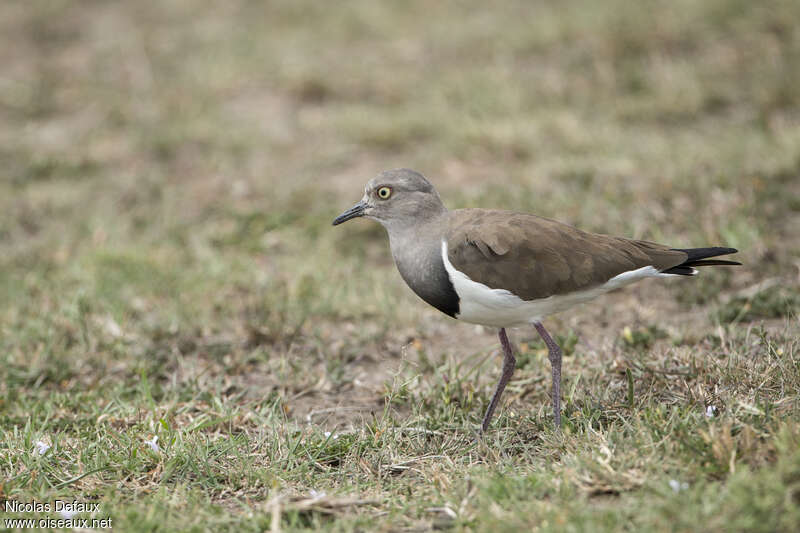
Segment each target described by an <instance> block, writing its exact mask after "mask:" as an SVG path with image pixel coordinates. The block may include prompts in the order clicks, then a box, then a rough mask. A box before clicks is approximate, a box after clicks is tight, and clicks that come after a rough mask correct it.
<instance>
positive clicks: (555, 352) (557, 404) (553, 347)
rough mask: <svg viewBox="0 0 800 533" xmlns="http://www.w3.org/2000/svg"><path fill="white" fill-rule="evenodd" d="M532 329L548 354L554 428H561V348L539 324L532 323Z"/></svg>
mask: <svg viewBox="0 0 800 533" xmlns="http://www.w3.org/2000/svg"><path fill="white" fill-rule="evenodd" d="M533 327H535V328H536V331H538V332H539V335H540V336H541V337H542V340H544V343H545V344H546V345H547V350H548V351H549V352H550V353H549V357H550V366H551V367H552V369H553V419H554V420H555V423H556V427H559V428H560V427H561V348H559V347H558V344H556V341H554V340H553V338H552V337H550V334H549V333H547V330H546V329H544V326H543V325H542V323H541V322H534V323H533Z"/></svg>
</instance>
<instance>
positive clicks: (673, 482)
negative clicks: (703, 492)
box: [669, 479, 689, 492]
mask: <svg viewBox="0 0 800 533" xmlns="http://www.w3.org/2000/svg"><path fill="white" fill-rule="evenodd" d="M669 487H670V488H671V489H672V490H673V491H675V492H680V491H682V490H686V489H688V488H689V484H688V483H686V482H685V481H678V480H677V479H670V480H669Z"/></svg>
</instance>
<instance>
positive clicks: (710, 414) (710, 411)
mask: <svg viewBox="0 0 800 533" xmlns="http://www.w3.org/2000/svg"><path fill="white" fill-rule="evenodd" d="M716 414H717V408H716V406H714V405H709V406H708V407H706V418H714V415H716Z"/></svg>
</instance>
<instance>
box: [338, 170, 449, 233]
mask: <svg viewBox="0 0 800 533" xmlns="http://www.w3.org/2000/svg"><path fill="white" fill-rule="evenodd" d="M446 211H447V209H445V207H444V204H442V200H441V199H440V198H439V194H438V193H437V192H436V189H434V188H433V185H431V184H430V182H429V181H428V180H427V179H425V176H423V175H422V174H420V173H419V172H415V171H413V170H410V169H407V168H398V169H394V170H385V171H383V172H381V173H380V174H378V175H377V176H375V177H374V178H372V179H371V180H369V182H368V183H367V186H366V187H365V188H364V196H363V197H362V198H361V200H360V201H359V202H358V203H357V204H356V205H354V206H353V207H351V208H350V209H348V210H347V211H345V212H344V213H342V214H341V215H339V216H338V217H336V219H335V220H334V221H333V225H334V226H336V225H338V224H341V223H342V222H346V221H348V220H350V219H352V218H356V217H365V218H371V219H373V220H376V221H378V222H380V223H381V224H382V225H383V226H384V227H385V228H386V229H387V230H388V231H389V233H390V234H391V233H394V232H397V231H402V230H404V229H406V228H410V227H414V226H417V225H419V224H421V223H424V222H425V221H427V220H431V219H433V218H437V217H438V216H440V215H441V214H443V213H445V212H446Z"/></svg>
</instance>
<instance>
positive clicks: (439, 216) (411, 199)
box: [333, 168, 459, 317]
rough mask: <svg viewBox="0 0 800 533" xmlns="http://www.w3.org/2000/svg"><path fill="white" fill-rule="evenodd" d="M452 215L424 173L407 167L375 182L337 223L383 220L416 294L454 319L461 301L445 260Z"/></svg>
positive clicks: (386, 173) (399, 264)
mask: <svg viewBox="0 0 800 533" xmlns="http://www.w3.org/2000/svg"><path fill="white" fill-rule="evenodd" d="M447 213H448V211H447V209H446V208H445V207H444V204H442V200H441V199H440V198H439V195H438V194H437V193H436V190H435V189H434V188H433V185H431V184H430V182H428V180H426V179H425V177H424V176H423V175H422V174H420V173H419V172H414V171H413V170H409V169H407V168H401V169H396V170H387V171H384V172H381V173H380V174H378V175H377V176H375V177H374V178H372V179H371V180H370V181H369V183H367V186H366V188H365V189H364V197H363V198H361V201H360V202H358V203H357V204H356V205H354V206H353V207H351V208H350V209H348V210H347V211H345V212H344V213H342V214H341V215H339V216H338V217H337V218H336V220H334V221H333V225H334V226H336V225H337V224H341V223H342V222H345V221H347V220H350V219H351V218H356V217H366V218H371V219H373V220H377V221H378V222H380V223H381V224H382V225H383V227H385V228H386V231H387V233H388V234H389V244H390V247H391V249H392V257H393V258H394V262H395V264H396V265H397V270H398V271H399V272H400V275H401V276H402V278H403V279H404V280H405V282H406V283H407V284H408V286H409V287H411V290H413V291H414V292H415V293H417V295H418V296H419V297H420V298H422V299H423V300H425V301H426V302H428V303H429V304H431V305H432V306H434V307H436V308H437V309H439V310H440V311H442V312H443V313H447V314H448V315H450V316H453V317H454V316H456V315H457V314H458V310H459V299H458V295H457V294H456V292H455V290H454V289H453V285H452V283H451V282H450V278H449V276H448V274H447V270H446V268H445V266H444V261H443V260H442V238H443V236H444V232H445V228H446V222H447V216H445V215H447Z"/></svg>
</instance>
